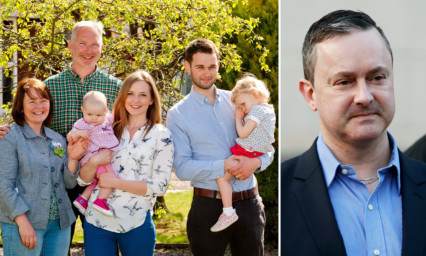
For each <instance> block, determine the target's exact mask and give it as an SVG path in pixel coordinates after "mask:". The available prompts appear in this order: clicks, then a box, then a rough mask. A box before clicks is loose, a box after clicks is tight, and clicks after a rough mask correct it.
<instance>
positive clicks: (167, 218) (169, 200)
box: [0, 190, 193, 243]
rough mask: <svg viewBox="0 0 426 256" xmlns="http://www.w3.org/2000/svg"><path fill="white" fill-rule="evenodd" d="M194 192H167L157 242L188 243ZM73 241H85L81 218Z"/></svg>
mask: <svg viewBox="0 0 426 256" xmlns="http://www.w3.org/2000/svg"><path fill="white" fill-rule="evenodd" d="M192 193H193V192H192V190H189V191H181V192H169V193H166V195H165V197H164V200H165V201H166V205H167V208H168V210H169V212H168V213H164V214H161V216H159V217H158V218H156V219H154V223H155V228H156V229H157V243H188V237H187V236H186V220H187V216H188V212H189V208H190V207H191V202H192ZM73 242H83V229H82V227H81V222H80V219H77V223H76V229H75V233H74V237H73ZM0 243H2V241H1V237H0Z"/></svg>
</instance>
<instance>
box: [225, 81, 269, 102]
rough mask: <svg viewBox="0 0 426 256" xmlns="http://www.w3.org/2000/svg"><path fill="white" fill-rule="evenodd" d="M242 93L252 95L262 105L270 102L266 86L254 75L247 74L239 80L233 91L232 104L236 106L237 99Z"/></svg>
mask: <svg viewBox="0 0 426 256" xmlns="http://www.w3.org/2000/svg"><path fill="white" fill-rule="evenodd" d="M242 93H251V94H252V95H253V96H254V97H256V98H257V99H259V100H260V101H261V102H262V103H267V102H269V91H268V88H267V87H266V84H265V83H264V82H263V81H261V80H259V79H257V78H256V77H255V76H254V75H252V74H245V75H244V76H243V77H241V78H240V79H238V81H237V83H236V84H235V87H234V89H232V91H231V102H232V103H234V104H235V98H236V97H237V96H238V95H240V94H242Z"/></svg>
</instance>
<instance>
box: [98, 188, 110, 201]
mask: <svg viewBox="0 0 426 256" xmlns="http://www.w3.org/2000/svg"><path fill="white" fill-rule="evenodd" d="M111 192H112V188H100V189H99V195H98V198H99V199H107V198H108V197H109V195H110V194H111Z"/></svg>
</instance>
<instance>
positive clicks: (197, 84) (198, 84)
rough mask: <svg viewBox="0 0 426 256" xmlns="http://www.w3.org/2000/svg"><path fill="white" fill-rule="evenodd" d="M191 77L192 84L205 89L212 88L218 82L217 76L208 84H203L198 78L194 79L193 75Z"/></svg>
mask: <svg viewBox="0 0 426 256" xmlns="http://www.w3.org/2000/svg"><path fill="white" fill-rule="evenodd" d="M191 79H192V84H193V85H194V86H196V87H198V88H200V89H203V90H207V89H210V88H211V87H212V86H213V85H214V84H215V83H216V80H217V78H216V77H215V78H213V80H212V81H211V83H209V84H207V85H203V84H202V83H201V81H199V80H198V81H197V80H196V79H194V78H193V77H192V76H191Z"/></svg>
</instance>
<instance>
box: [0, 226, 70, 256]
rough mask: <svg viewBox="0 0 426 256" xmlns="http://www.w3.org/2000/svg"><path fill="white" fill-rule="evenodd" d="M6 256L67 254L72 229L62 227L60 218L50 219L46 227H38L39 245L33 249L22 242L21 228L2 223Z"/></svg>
mask: <svg viewBox="0 0 426 256" xmlns="http://www.w3.org/2000/svg"><path fill="white" fill-rule="evenodd" d="M0 226H1V238H2V239H3V253H4V256H21V255H22V256H24V255H25V256H33V255H34V256H38V255H43V256H62V255H63V256H66V255H67V254H68V249H69V247H68V246H69V240H70V236H71V229H70V227H67V228H65V229H62V230H61V229H60V227H59V220H54V221H49V223H48V224H47V227H46V229H36V230H35V233H36V236H37V246H36V248H34V249H32V250H28V247H26V246H24V245H23V244H22V240H21V236H20V234H19V228H18V226H17V225H15V224H8V223H4V222H2V223H0Z"/></svg>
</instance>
